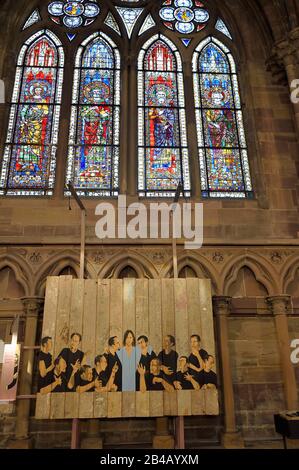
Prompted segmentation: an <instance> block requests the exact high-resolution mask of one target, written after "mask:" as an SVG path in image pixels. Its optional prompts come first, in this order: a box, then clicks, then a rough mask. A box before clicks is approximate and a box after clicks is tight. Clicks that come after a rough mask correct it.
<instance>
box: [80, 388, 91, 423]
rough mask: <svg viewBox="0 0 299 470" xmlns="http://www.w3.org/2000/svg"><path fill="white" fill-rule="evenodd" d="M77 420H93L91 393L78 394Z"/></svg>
mask: <svg viewBox="0 0 299 470" xmlns="http://www.w3.org/2000/svg"><path fill="white" fill-rule="evenodd" d="M78 395H79V418H83V419H84V418H93V396H94V393H93V392H86V393H78Z"/></svg>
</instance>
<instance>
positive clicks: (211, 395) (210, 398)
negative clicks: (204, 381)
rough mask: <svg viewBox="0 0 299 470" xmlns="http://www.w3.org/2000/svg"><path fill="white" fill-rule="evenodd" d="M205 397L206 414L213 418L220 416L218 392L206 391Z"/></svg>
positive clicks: (214, 390) (213, 390)
mask: <svg viewBox="0 0 299 470" xmlns="http://www.w3.org/2000/svg"><path fill="white" fill-rule="evenodd" d="M204 395H205V414H206V415H211V416H218V415H219V400H218V390H216V389H207V390H204Z"/></svg>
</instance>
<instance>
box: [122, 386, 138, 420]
mask: <svg viewBox="0 0 299 470" xmlns="http://www.w3.org/2000/svg"><path fill="white" fill-rule="evenodd" d="M135 394H136V392H122V416H123V417H126V418H133V417H134V418H135V416H136V409H135Z"/></svg>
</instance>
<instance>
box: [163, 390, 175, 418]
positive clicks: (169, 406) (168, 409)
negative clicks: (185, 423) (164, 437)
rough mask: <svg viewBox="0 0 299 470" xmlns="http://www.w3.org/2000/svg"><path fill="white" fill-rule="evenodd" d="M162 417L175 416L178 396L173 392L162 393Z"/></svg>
mask: <svg viewBox="0 0 299 470" xmlns="http://www.w3.org/2000/svg"><path fill="white" fill-rule="evenodd" d="M163 403H164V416H177V414H178V394H177V392H176V391H174V392H166V391H165V392H163Z"/></svg>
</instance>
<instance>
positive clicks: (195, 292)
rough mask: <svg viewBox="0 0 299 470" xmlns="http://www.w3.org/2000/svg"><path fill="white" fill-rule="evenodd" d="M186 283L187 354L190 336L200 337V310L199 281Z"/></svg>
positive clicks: (191, 279) (187, 281)
mask: <svg viewBox="0 0 299 470" xmlns="http://www.w3.org/2000/svg"><path fill="white" fill-rule="evenodd" d="M186 283H187V305H188V325H189V333H188V337H189V353H190V352H191V350H190V337H191V336H192V335H199V336H202V329H201V310H200V297H199V284H200V283H201V279H195V278H194V279H193V278H189V279H186Z"/></svg>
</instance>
